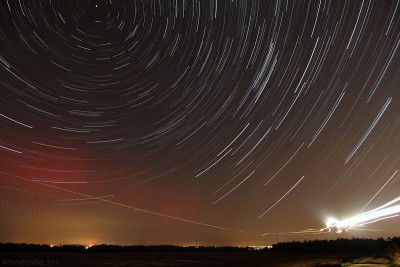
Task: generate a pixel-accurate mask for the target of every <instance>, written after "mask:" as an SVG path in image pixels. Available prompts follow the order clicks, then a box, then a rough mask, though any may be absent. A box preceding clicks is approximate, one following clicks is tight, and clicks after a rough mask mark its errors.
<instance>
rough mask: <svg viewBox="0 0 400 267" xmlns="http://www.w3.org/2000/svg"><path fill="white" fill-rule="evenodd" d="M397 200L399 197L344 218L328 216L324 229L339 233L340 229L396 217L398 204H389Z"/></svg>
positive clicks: (398, 213)
mask: <svg viewBox="0 0 400 267" xmlns="http://www.w3.org/2000/svg"><path fill="white" fill-rule="evenodd" d="M399 201H400V197H397V198H395V199H393V200H391V201H389V202H388V203H386V204H384V205H382V206H380V207H378V208H376V209H373V210H370V211H366V212H363V213H360V214H358V215H356V216H353V217H350V218H347V219H344V220H337V219H334V218H329V219H328V220H327V221H326V229H327V230H330V231H332V230H334V231H336V232H337V233H341V232H342V231H348V230H349V229H352V228H356V227H362V226H364V225H367V224H370V223H374V222H377V221H381V220H385V219H389V218H393V217H397V216H399V215H400V205H394V206H391V205H392V204H394V203H396V202H399Z"/></svg>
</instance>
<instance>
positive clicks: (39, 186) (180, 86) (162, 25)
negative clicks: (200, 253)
mask: <svg viewBox="0 0 400 267" xmlns="http://www.w3.org/2000/svg"><path fill="white" fill-rule="evenodd" d="M399 9H400V7H399V2H398V1H384V2H381V1H322V0H321V1H117V0H108V1H106V0H105V1H100V0H98V1H89V0H87V1H61V0H60V1H55V0H52V1H27V0H19V1H16V0H15V1H14V0H7V1H2V2H1V3H0V25H1V26H0V39H1V40H0V91H1V95H2V97H1V113H0V126H1V127H0V138H1V139H0V141H1V144H0V156H1V163H0V166H1V182H0V191H1V194H0V207H1V208H0V210H1V213H2V217H3V218H6V219H5V220H4V221H2V222H1V225H2V230H1V231H0V239H1V240H2V241H21V242H26V241H31V242H49V243H51V242H66V243H68V242H69V243H88V242H109V243H130V244H132V243H151V244H157V243H173V244H190V242H192V243H193V242H194V241H195V240H198V241H199V242H200V243H201V242H203V244H230V245H240V244H249V243H251V244H265V243H269V242H272V241H273V240H275V239H274V238H275V236H276V235H264V236H261V235H262V234H264V233H287V232H293V231H300V230H303V229H309V228H322V227H324V221H325V219H326V218H327V217H330V216H336V217H346V216H351V215H355V214H357V213H358V212H359V211H362V210H368V209H372V208H375V207H378V206H380V205H382V204H384V203H386V202H388V201H390V200H392V199H394V198H396V197H397V196H398V195H399V190H398V189H399V186H400V184H399V179H400V178H399V173H398V169H399V168H400V163H399V159H400V154H399V151H400V139H399V137H400V136H399V133H400V132H399V122H400V121H399V118H400V117H399V115H400V113H399V108H398V107H399V106H400V103H399V101H400V89H399V88H400V87H399V85H400V80H399V77H400V73H399V72H400V71H399V70H400V54H399V53H400V52H399V45H400V24H399V23H400V11H399ZM398 223H399V221H398V219H396V218H394V219H391V220H390V222H389V221H387V220H385V221H382V222H380V223H377V224H375V225H372V226H371V228H376V229H379V230H383V231H384V233H385V234H387V235H390V234H396V231H395V228H396V225H398ZM27 225H29V226H27ZM28 230H29V231H28ZM27 231H28V232H27ZM49 233H51V234H49ZM177 233H179V237H178V236H177ZM324 234H326V233H324ZM352 234H354V235H362V236H366V235H367V236H369V235H373V234H375V233H372V234H371V232H366V231H359V232H354V233H352ZM330 235H331V236H329V238H333V237H334V234H333V233H331V234H330ZM271 236H272V237H271ZM269 238H271V240H269ZM280 238H281V237H280ZM282 238H285V236H284V237H282ZM288 238H289V239H290V240H292V239H293V238H300V239H304V238H307V235H300V236H299V237H293V236H289V237H288Z"/></svg>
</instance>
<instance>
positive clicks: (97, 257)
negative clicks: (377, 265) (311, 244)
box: [0, 252, 358, 267]
mask: <svg viewBox="0 0 400 267" xmlns="http://www.w3.org/2000/svg"><path fill="white" fill-rule="evenodd" d="M357 257H358V255H355V254H335V253H320V254H314V253H276V252H271V253H265V252H105V253H80V252H79V253H70V252H29V253H28V252H11V253H10V252H7V253H6V252H3V253H0V263H1V266H56V267H60V266H198V267H207V266H223V267H224V266H226V267H227V266H229V267H235V266H237V267H243V266H266V267H267V266H304V267H305V266H310V267H311V266H340V264H341V263H343V262H347V261H351V260H352V259H355V258H357Z"/></svg>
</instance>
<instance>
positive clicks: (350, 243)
mask: <svg viewBox="0 0 400 267" xmlns="http://www.w3.org/2000/svg"><path fill="white" fill-rule="evenodd" d="M255 250H256V248H254V247H232V246H224V247H216V246H174V245H158V246H141V245H133V246H121V245H108V244H101V245H94V246H91V247H86V246H83V245H58V246H50V245H43V244H26V243H0V252H85V253H90V252H194V251H204V252H208V251H209V252H246V251H255ZM257 250H258V251H261V252H301V253H312V252H363V253H382V252H390V251H391V252H396V251H397V252H399V251H400V237H392V238H387V239H383V238H378V239H367V238H352V239H345V238H339V239H336V240H326V239H325V240H306V241H303V242H299V241H292V242H278V243H276V244H274V245H272V247H268V248H267V247H266V248H264V249H261V250H259V249H257Z"/></svg>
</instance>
